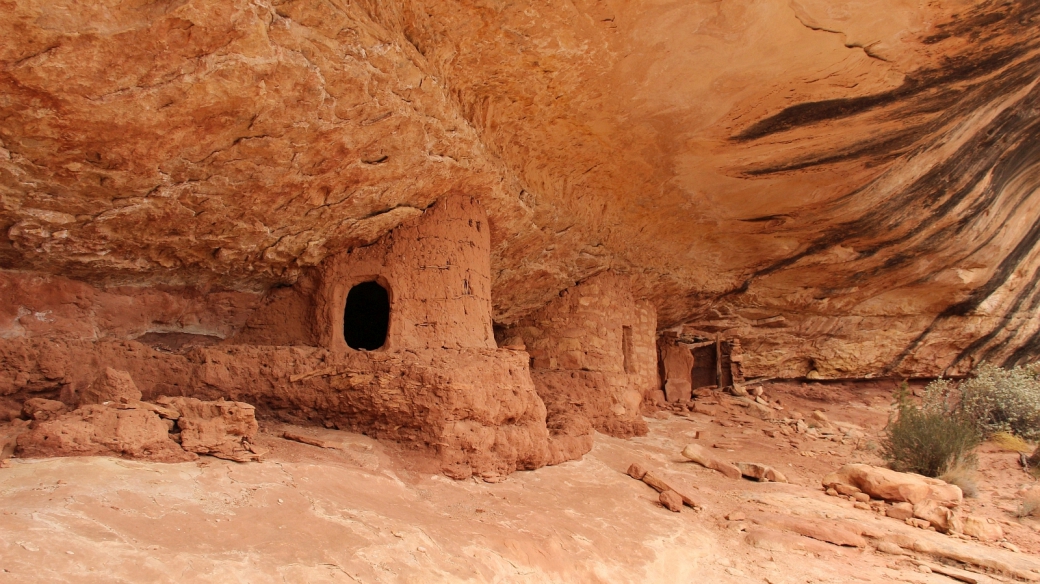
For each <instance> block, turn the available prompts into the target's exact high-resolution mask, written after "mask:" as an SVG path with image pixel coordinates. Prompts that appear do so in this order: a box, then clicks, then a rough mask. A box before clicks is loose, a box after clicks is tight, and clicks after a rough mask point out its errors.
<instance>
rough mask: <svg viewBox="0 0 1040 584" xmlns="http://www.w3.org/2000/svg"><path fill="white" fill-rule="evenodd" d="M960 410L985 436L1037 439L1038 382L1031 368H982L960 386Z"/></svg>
mask: <svg viewBox="0 0 1040 584" xmlns="http://www.w3.org/2000/svg"><path fill="white" fill-rule="evenodd" d="M960 392H961V401H960V407H959V410H960V412H961V413H962V415H963V416H964V417H965V418H966V419H969V420H974V421H975V424H976V426H977V427H978V429H979V430H980V431H981V432H982V433H983V434H984V435H987V436H989V435H993V434H995V433H997V432H1009V433H1011V434H1014V435H1016V436H1020V437H1022V438H1025V439H1026V440H1035V439H1037V438H1040V380H1038V379H1037V371H1036V370H1035V369H1034V368H1024V367H1015V368H1014V369H1002V368H1000V367H994V366H992V365H985V364H983V365H981V366H980V367H979V368H978V369H977V370H976V372H975V375H974V377H972V378H970V379H967V380H965V381H964V382H962V383H961V386H960Z"/></svg>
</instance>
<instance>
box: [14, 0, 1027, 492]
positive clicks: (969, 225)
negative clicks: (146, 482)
mask: <svg viewBox="0 0 1040 584" xmlns="http://www.w3.org/2000/svg"><path fill="white" fill-rule="evenodd" d="M846 4H848V5H847V6H846ZM91 6H92V5H89V3H86V4H83V5H82V6H80V5H77V6H76V7H68V6H65V4H60V3H58V4H55V3H54V2H51V1H49V0H40V1H37V0H31V1H28V0H27V1H25V2H21V1H19V2H16V3H15V4H14V5H12V6H11V7H10V10H9V11H8V12H9V13H8V14H7V15H6V17H5V18H4V19H2V22H0V38H4V39H7V40H8V42H7V43H6V44H5V47H4V50H3V51H0V61H2V62H3V71H4V73H3V75H2V76H0V95H3V96H4V99H3V100H2V101H0V300H2V302H0V358H2V360H3V361H2V363H3V364H2V370H0V410H2V412H0V413H2V419H3V420H13V419H16V418H17V419H21V420H23V421H24V420H25V418H26V416H27V414H23V413H22V410H23V407H24V405H25V402H26V400H29V399H37V398H39V399H48V400H52V401H56V402H60V403H62V404H65V406H67V407H68V408H71V409H70V411H69V412H65V414H62V415H66V414H67V415H70V416H71V415H73V412H74V411H76V410H75V408H78V407H80V406H83V407H86V406H104V403H107V402H101V403H95V402H97V401H98V398H97V395H96V394H97V393H98V389H97V388H98V387H99V384H101V383H102V381H100V380H103V378H104V379H109V381H111V379H115V378H116V377H119V376H124V375H125V377H126V379H124V382H126V383H129V382H132V383H134V384H135V386H136V387H137V388H138V390H139V391H140V393H141V397H140V398H139V399H137V398H134V399H130V398H127V400H128V401H119V400H123V399H124V398H119V399H118V400H116V401H112V403H121V404H123V405H126V404H127V403H131V402H134V403H136V402H140V403H149V404H158V402H157V401H156V400H158V399H159V398H161V397H166V398H170V399H173V398H193V399H199V400H204V401H206V402H216V401H218V400H221V399H223V400H226V401H229V402H234V403H242V404H247V405H252V406H254V407H255V412H256V416H258V417H259V419H260V420H261V421H263V420H272V421H273V420H280V421H286V422H293V423H300V424H312V425H319V426H327V427H335V428H343V429H351V430H355V431H359V432H365V433H368V434H370V435H373V436H377V437H379V438H381V439H384V440H387V441H393V442H395V443H400V444H402V445H406V447H407V448H411V449H415V450H416V451H417V452H421V453H424V455H429V456H430V457H431V458H432V459H435V460H436V461H437V464H438V465H439V467H440V468H442V469H443V470H444V471H445V472H447V473H448V474H450V475H451V476H456V477H466V476H470V475H472V474H477V475H480V476H485V477H497V476H502V475H505V474H508V473H510V472H512V471H515V470H517V469H533V468H538V467H540V466H543V465H546V464H556V463H561V462H564V461H567V460H573V459H576V458H579V457H581V456H582V455H583V454H584V453H586V452H588V451H589V449H590V448H592V444H593V438H594V436H595V433H596V432H599V433H601V434H605V435H610V436H615V437H632V436H638V435H642V434H644V433H645V432H646V431H647V429H646V422H645V418H644V414H649V413H652V412H653V411H654V409H655V408H656V407H658V404H665V405H666V406H667V407H673V406H676V405H680V406H682V405H683V404H688V403H689V402H690V400H691V399H692V398H695V397H697V396H698V393H702V394H703V393H704V392H708V391H713V390H714V391H721V390H723V389H725V388H727V387H732V388H734V392H735V393H738V394H739V393H741V391H742V388H743V386H744V385H746V382H747V381H755V380H762V379H787V380H790V379H795V380H821V381H827V380H831V381H840V380H850V379H875V378H877V379H896V378H900V379H901V378H929V377H935V376H939V375H946V376H960V375H964V374H966V373H967V372H969V371H971V370H972V368H973V367H975V366H976V365H978V364H979V363H982V362H987V363H999V364H1006V365H1015V364H1021V363H1025V362H1028V361H1029V360H1030V359H1033V358H1035V357H1036V356H1037V354H1038V351H1040V340H1038V339H1040V321H1038V320H1037V319H1036V318H1035V313H1036V309H1037V306H1038V303H1040V292H1038V290H1040V288H1038V287H1037V286H1036V285H1035V284H1036V283H1037V281H1038V280H1040V269H1038V266H1040V247H1038V246H1040V230H1038V229H1037V228H1036V226H1035V225H1034V223H1035V222H1034V221H1033V220H1032V216H1033V214H1034V213H1033V209H1034V208H1035V207H1036V206H1037V205H1036V202H1037V198H1038V196H1040V195H1038V192H1040V191H1038V189H1037V180H1036V176H1037V172H1036V169H1037V164H1038V162H1037V161H1038V160H1040V159H1038V157H1037V156H1036V152H1035V149H1036V144H1037V143H1038V136H1040V122H1038V120H1040V118H1038V117H1037V116H1036V115H1035V112H1036V110H1037V104H1038V103H1040V89H1038V85H1037V83H1036V63H1037V60H1038V59H1040V57H1038V56H1037V55H1038V53H1037V51H1038V49H1037V46H1036V45H1037V38H1036V35H1035V18H1036V12H1037V8H1036V7H1035V6H1034V3H1028V2H1026V3H1011V4H1001V3H994V2H980V3H975V4H971V6H967V5H966V6H965V7H964V8H963V10H962V9H960V8H954V7H951V6H947V5H946V4H935V3H933V4H928V5H921V6H916V5H915V6H911V5H910V4H906V3H904V4H898V3H896V4H893V5H892V6H889V7H888V8H890V10H888V9H887V8H886V9H885V10H879V9H877V8H875V7H873V5H867V4H863V3H856V2H851V3H843V4H842V6H843V7H842V8H840V9H839V8H834V9H830V8H828V7H826V6H823V5H822V4H819V3H811V2H810V3H809V4H805V5H802V4H798V6H795V7H792V6H788V5H787V4H784V3H782V2H781V3H777V2H766V3H764V4H763V5H762V6H756V7H746V6H742V7H737V6H734V7H733V8H732V10H733V11H734V12H733V13H732V14H729V13H727V14H728V15H727V16H725V17H723V16H719V15H713V13H712V14H709V13H708V12H710V10H708V8H706V7H705V6H706V5H705V6H699V5H698V6H692V5H691V7H689V9H688V11H686V12H682V14H679V13H676V14H675V15H673V16H672V17H668V18H665V17H663V16H660V15H658V14H657V12H655V10H643V9H642V8H640V7H639V6H635V5H633V6H620V5H619V6H613V5H611V6H610V7H608V6H606V5H603V6H599V5H597V6H595V7H594V6H592V5H588V6H586V5H584V4H583V5H581V6H577V5H574V6H571V5H567V6H566V7H561V6H554V5H553V3H549V4H546V5H544V6H541V5H540V6H538V7H534V6H531V7H528V8H527V9H523V10H522V9H520V8H519V7H517V6H512V5H510V6H508V7H500V8H501V9H499V8H495V9H490V8H488V9H485V8H486V7H482V5H480V3H477V4H467V3H464V2H462V3H460V2H453V1H430V2H424V1H411V0H409V1H403V2H391V3H381V2H370V1H362V2H357V3H349V4H346V5H344V4H343V3H333V4H328V3H322V2H289V3H280V2H279V3H274V4H263V5H259V4H255V3H248V2H242V1H237V0H233V1H230V2H208V1H194V0H192V1H188V2H186V3H175V4H170V5H168V6H167V5H165V4H164V5H162V7H158V5H157V7H154V9H152V8H149V9H147V10H145V9H141V10H138V9H137V8H134V7H131V6H129V5H112V6H108V5H107V4H106V5H105V7H104V8H98V7H93V8H92V7H91ZM886 6H887V5H886ZM727 9H728V8H727ZM525 10H527V11H526V12H525ZM662 10H663V9H662ZM705 10H708V12H704V11H705ZM712 10H714V9H712ZM882 13H883V14H884V16H883V17H882V16H878V14H882ZM780 14H782V16H780ZM877 19H881V20H877ZM861 21H862V22H869V23H870V24H869V26H868V25H864V27H865V28H864V29H863V30H860V28H857V26H858V25H857V24H856V23H858V22H861ZM882 21H883V22H882ZM532 23H539V24H538V25H537V26H536V25H534V24H532ZM778 23H783V26H778ZM675 30H684V31H696V32H690V33H689V34H690V35H692V37H691V38H694V39H699V40H696V42H694V41H690V42H691V43H693V44H691V45H686V44H683V43H685V42H686V41H681V40H679V37H677V36H676V35H675V33H674V31H675ZM186 31H190V32H186ZM980 31H984V33H983V32H980ZM843 35H844V36H843ZM680 36H681V35H680ZM839 37H841V38H844V39H845V41H840V42H839V40H838V39H839ZM861 37H862V38H861ZM683 38H685V37H683ZM648 39H651V40H648ZM652 39H659V40H661V43H664V44H659V43H657V41H656V40H652ZM701 41H703V43H706V44H704V45H703V46H702V45H701V44H697V43H700V42H701ZM172 47H178V48H177V49H173V48H172ZM735 47H740V50H739V51H737V50H736V49H735ZM705 55H711V57H710V58H708V57H704V58H702V57H703V56H705ZM958 64H963V66H962V65H958ZM969 64H970V66H969ZM745 65H746V67H745ZM694 72H695V73H694ZM994 136H998V137H999V139H996V138H994ZM109 370H112V371H115V372H116V373H115V374H111V375H110V374H108V373H107V372H108V371H109ZM106 375H108V377H105V376H106ZM113 375H115V376H116V377H113ZM127 380H129V381H127ZM106 383H107V382H106ZM112 383H115V382H112ZM124 397H125V396H124ZM51 406H53V407H55V408H57V407H58V406H57V405H55V404H51ZM49 407H50V406H49ZM142 407H143V406H142ZM214 407H215V406H214ZM30 409H33V408H30ZM39 411H43V410H39ZM75 415H78V416H80V418H83V417H84V416H85V415H86V414H82V415H80V414H75ZM105 415H106V416H107V415H109V413H106V414H105ZM121 415H122V414H121ZM127 415H129V414H127ZM134 415H137V414H134ZM156 415H158V414H156ZM171 415H172V414H171ZM116 417H118V416H116ZM160 417H161V416H160ZM98 419H100V418H98ZM106 419H107V418H106ZM113 419H115V418H113ZM162 419H166V420H173V419H174V418H170V417H167V418H162ZM178 419H179V418H178ZM149 420H151V418H149ZM34 423H35V421H34ZM40 423H41V424H42V423H43V422H42V421H41V422H40ZM70 423H72V422H70ZM149 423H151V422H149ZM186 423H187V422H186ZM163 424H167V425H168V423H167V422H163ZM174 426H175V428H173V429H180V427H179V426H178V425H177V424H176V423H175V424H174ZM155 428H158V426H155ZM176 433H178V432H171V434H176ZM182 447H183V445H182ZM26 451H28V450H26ZM253 454H256V453H253Z"/></svg>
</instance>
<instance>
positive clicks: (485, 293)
mask: <svg viewBox="0 0 1040 584" xmlns="http://www.w3.org/2000/svg"><path fill="white" fill-rule="evenodd" d="M320 273H321V275H320V276H319V282H318V289H317V294H316V297H315V300H316V302H315V310H316V316H317V318H316V320H315V323H316V327H317V328H316V329H315V336H316V337H317V340H318V344H319V345H320V346H322V347H325V348H327V349H330V350H350V349H349V348H348V347H347V345H346V342H345V341H344V340H343V307H344V305H345V303H346V298H347V293H348V292H349V291H350V289H351V288H352V287H353V286H355V285H357V284H360V283H361V282H366V281H371V280H374V281H377V282H379V283H380V284H381V285H382V286H383V287H384V288H387V290H388V291H389V293H390V304H391V313H390V330H389V332H388V334H387V342H386V345H384V350H388V351H395V350H402V349H441V348H445V349H463V348H480V349H494V348H496V345H495V337H494V333H493V332H492V324H491V234H490V230H489V228H488V221H487V215H486V214H485V213H484V210H483V208H482V207H481V206H480V205H479V204H478V203H477V202H476V201H475V200H474V199H471V198H470V197H464V196H452V197H448V198H446V199H442V200H440V201H438V202H437V203H436V204H435V205H434V206H433V207H431V208H430V209H428V210H427V211H426V212H425V213H424V214H423V216H421V217H419V218H417V219H416V220H414V221H412V222H410V223H408V224H405V225H402V226H400V227H398V228H397V229H395V230H393V231H392V232H391V233H390V234H388V235H387V236H386V237H384V238H383V239H381V240H379V241H378V242H377V243H376V244H374V245H371V246H369V247H364V248H360V249H355V250H351V251H349V252H347V253H344V254H340V255H336V256H333V257H330V258H328V259H326V260H325V262H324V263H323V264H322V265H321V270H320Z"/></svg>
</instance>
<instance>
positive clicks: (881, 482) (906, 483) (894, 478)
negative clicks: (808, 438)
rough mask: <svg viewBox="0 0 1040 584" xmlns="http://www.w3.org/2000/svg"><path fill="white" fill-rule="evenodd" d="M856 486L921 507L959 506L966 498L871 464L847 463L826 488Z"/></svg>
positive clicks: (955, 489) (938, 482)
mask: <svg viewBox="0 0 1040 584" xmlns="http://www.w3.org/2000/svg"><path fill="white" fill-rule="evenodd" d="M838 485H847V486H853V487H856V488H857V489H859V490H860V491H862V492H864V493H866V494H868V495H870V496H871V497H873V498H875V499H884V500H885V501H906V502H908V503H912V504H917V503H919V502H921V501H924V500H927V499H930V500H933V501H937V502H940V503H942V504H943V505H946V506H954V505H959V504H960V502H961V500H962V499H963V496H964V495H963V494H962V493H961V489H960V487H958V486H956V485H951V484H948V483H946V482H944V481H941V480H939V479H931V478H928V477H925V476H921V475H918V474H912V473H905V472H896V471H894V470H890V469H887V468H881V467H877V466H870V465H869V464H846V465H845V466H843V467H841V468H840V469H838V471H837V472H832V473H831V474H829V475H827V476H825V477H823V486H824V488H834V489H835V490H837V491H839V492H841V490H840V489H838V488H837V487H838Z"/></svg>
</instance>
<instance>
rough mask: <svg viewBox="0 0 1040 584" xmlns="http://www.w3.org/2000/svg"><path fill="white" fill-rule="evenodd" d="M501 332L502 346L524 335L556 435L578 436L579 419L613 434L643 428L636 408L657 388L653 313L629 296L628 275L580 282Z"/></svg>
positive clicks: (601, 276) (623, 434) (632, 432)
mask: <svg viewBox="0 0 1040 584" xmlns="http://www.w3.org/2000/svg"><path fill="white" fill-rule="evenodd" d="M626 328H627V329H628V331H629V332H628V333H626ZM626 336H627V337H628V340H626ZM503 337H504V341H503V342H504V343H505V344H506V345H509V344H515V343H517V339H522V342H523V344H524V345H525V346H526V348H527V351H528V353H529V354H530V355H531V363H532V366H531V367H532V376H533V378H534V382H535V387H536V388H537V390H538V395H539V396H540V397H541V398H542V400H543V401H544V402H545V404H546V409H547V412H548V413H547V415H548V418H547V420H548V424H549V426H550V430H551V431H552V433H553V436H554V438H555V437H557V436H570V437H573V436H575V435H578V434H580V430H579V428H578V426H580V425H581V423H582V422H581V418H582V417H584V418H585V419H586V420H587V421H588V424H590V425H591V426H592V427H594V428H596V429H597V430H599V431H601V432H604V433H607V434H611V435H614V436H620V437H628V436H633V435H642V434H645V433H646V431H647V429H646V424H645V422H643V419H642V416H641V414H640V408H641V404H642V402H643V399H644V398H645V397H646V396H647V395H649V393H650V392H653V391H655V390H656V389H657V387H658V371H657V348H656V337H657V318H656V312H655V311H654V308H653V306H651V305H650V304H648V303H645V302H639V301H636V300H635V299H634V298H633V296H632V291H631V284H630V281H629V279H628V278H627V277H626V276H623V275H618V274H614V273H610V272H606V273H602V274H599V275H597V276H594V277H592V278H589V279H588V280H585V281H583V282H580V283H579V284H577V285H576V286H574V287H573V288H570V289H568V290H565V291H563V292H561V293H560V296H559V297H558V298H555V299H553V301H552V302H550V303H549V304H548V305H546V306H545V307H543V308H542V309H540V310H538V311H536V312H535V313H533V314H531V315H529V316H528V317H526V318H524V319H522V320H521V321H519V322H517V323H516V324H514V325H513V326H511V327H509V328H507V329H506V330H505V331H504V332H503ZM626 353H627V357H626ZM626 365H627V368H626ZM575 414H579V415H577V416H576V415H575ZM571 441H572V442H573V440H571ZM587 444H588V447H589V448H591V442H588V443H587ZM573 454H574V453H570V455H573Z"/></svg>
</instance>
